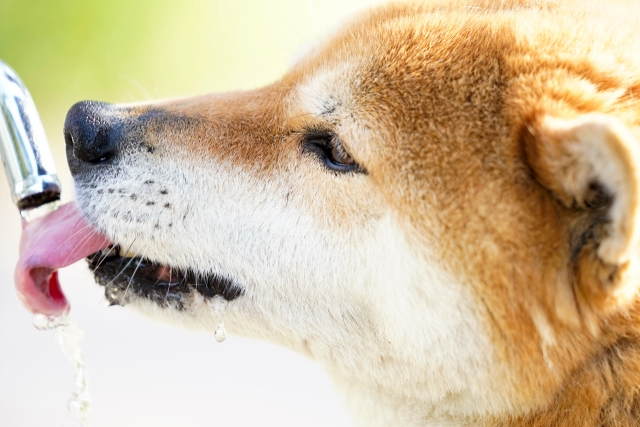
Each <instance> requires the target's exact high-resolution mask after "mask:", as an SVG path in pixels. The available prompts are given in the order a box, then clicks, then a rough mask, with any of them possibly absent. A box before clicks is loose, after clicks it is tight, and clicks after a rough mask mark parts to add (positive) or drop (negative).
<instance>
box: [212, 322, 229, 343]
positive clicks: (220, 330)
mask: <svg viewBox="0 0 640 427" xmlns="http://www.w3.org/2000/svg"><path fill="white" fill-rule="evenodd" d="M213 336H215V337H216V341H218V342H222V341H224V340H225V338H227V331H226V330H225V329H224V323H220V324H218V327H217V328H216V331H215V332H214V333H213Z"/></svg>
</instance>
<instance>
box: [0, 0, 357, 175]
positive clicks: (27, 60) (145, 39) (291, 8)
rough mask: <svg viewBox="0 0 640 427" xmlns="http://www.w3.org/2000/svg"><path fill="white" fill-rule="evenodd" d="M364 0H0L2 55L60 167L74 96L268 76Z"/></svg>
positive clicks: (174, 93) (213, 86) (170, 90)
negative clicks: (26, 95) (64, 126)
mask: <svg viewBox="0 0 640 427" xmlns="http://www.w3.org/2000/svg"><path fill="white" fill-rule="evenodd" d="M364 3H367V1H342V2H339V1H334V0H313V1H310V0H295V1H292V0H269V1H266V0H253V1H251V0H233V1H229V0H210V1H180V2H177V1H163V0H153V1H152V0H136V1H130V0H109V1H105V0H91V1H88V0H56V1H43V0H40V1H35V0H0V58H2V59H3V60H4V61H5V62H7V63H8V64H9V65H10V66H11V67H12V68H14V69H15V70H16V72H17V73H18V75H20V76H21V78H22V79H23V81H24V82H25V84H26V85H27V87H28V88H29V90H30V92H31V94H32V96H33V98H34V100H35V102H36V105H37V107H38V110H39V111H40V115H41V117H42V121H43V123H44V126H45V130H46V131H47V135H48V137H49V140H50V142H51V144H52V146H53V147H54V150H55V151H57V153H56V161H57V163H58V168H59V169H62V168H63V166H61V164H62V165H63V164H64V158H63V157H61V154H62V153H61V152H59V151H60V150H59V148H61V143H62V137H61V134H62V124H63V122H64V117H65V114H66V112H67V110H68V109H69V107H70V106H71V105H73V104H74V103H75V102H77V101H80V100H85V99H94V100H100V101H107V102H132V101H140V100H150V99H157V98H166V97H178V96H189V95H194V94H201V93H207V92H217V91H227V90H237V89H248V88H252V87H257V86H260V85H263V84H266V83H269V82H271V81H273V80H275V79H277V78H278V77H279V76H281V75H282V74H283V73H284V72H285V71H286V69H287V67H288V65H289V61H290V57H291V55H292V54H294V53H295V52H296V50H297V49H299V47H300V46H303V45H304V44H305V43H307V42H309V41H310V40H313V39H315V38H317V37H318V36H320V35H321V34H324V33H326V32H327V30H329V29H331V28H332V27H334V26H335V25H336V23H337V22H338V21H340V20H341V19H343V18H344V16H346V15H348V14H349V13H351V12H352V11H353V10H354V9H356V8H358V7H359V6H360V5H361V4H364ZM62 174H63V175H64V172H63V173H62Z"/></svg>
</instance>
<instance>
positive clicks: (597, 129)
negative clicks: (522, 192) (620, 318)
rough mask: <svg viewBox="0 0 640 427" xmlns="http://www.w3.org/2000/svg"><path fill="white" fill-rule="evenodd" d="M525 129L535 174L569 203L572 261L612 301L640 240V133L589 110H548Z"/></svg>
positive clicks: (581, 278) (582, 278)
mask: <svg viewBox="0 0 640 427" xmlns="http://www.w3.org/2000/svg"><path fill="white" fill-rule="evenodd" d="M525 133H526V134H527V136H526V138H525V144H524V147H525V148H524V149H525V155H526V159H527V163H528V164H529V166H530V167H531V169H532V170H533V173H534V175H535V178H536V179H537V180H538V182H539V183H540V184H542V185H543V186H544V187H546V188H547V189H548V190H549V191H550V192H551V193H552V194H553V195H554V196H555V197H556V198H557V199H559V200H560V201H561V202H562V203H563V204H564V205H565V206H566V207H567V208H569V209H568V212H569V215H568V218H569V220H568V223H569V224H570V235H571V236H570V240H571V241H570V244H571V249H572V251H573V252H572V259H571V262H572V263H573V265H574V269H575V273H576V275H577V278H578V282H580V285H579V286H581V287H582V288H583V289H582V290H581V291H582V293H585V292H586V293H588V294H591V295H590V296H589V297H588V299H592V298H593V297H595V299H598V300H601V301H600V302H604V300H608V302H612V301H611V298H610V296H611V291H613V290H614V289H617V288H619V287H620V285H624V283H623V282H624V280H623V279H624V278H623V277H622V275H623V273H624V272H625V271H626V272H629V267H630V265H629V261H630V260H631V258H632V255H633V253H634V252H635V251H636V250H637V245H638V242H639V240H640V224H639V223H638V215H639V213H640V145H639V144H640V138H639V136H640V132H638V130H637V129H632V128H630V127H628V126H626V125H625V124H623V123H622V122H620V121H619V120H617V119H615V118H613V117H610V116H607V115H600V114H588V115H583V116H579V117H577V118H573V119H559V118H556V117H550V116H545V117H542V118H540V119H539V120H537V121H535V122H534V123H530V124H529V125H528V126H527V131H526V132H525ZM625 276H626V275H625ZM585 287H586V288H590V289H585ZM594 292H595V294H594ZM583 296H584V297H586V295H583ZM593 303H595V302H594V301H591V302H590V305H593ZM596 305H599V304H597V303H596ZM607 305H608V304H607Z"/></svg>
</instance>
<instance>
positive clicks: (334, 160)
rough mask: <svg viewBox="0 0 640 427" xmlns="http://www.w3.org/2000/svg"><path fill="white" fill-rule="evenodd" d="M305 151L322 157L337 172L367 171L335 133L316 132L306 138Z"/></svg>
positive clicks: (326, 164)
mask: <svg viewBox="0 0 640 427" xmlns="http://www.w3.org/2000/svg"><path fill="white" fill-rule="evenodd" d="M303 151H305V152H312V153H314V154H316V155H317V156H319V157H320V159H321V160H322V161H323V162H324V164H325V166H326V167H327V168H329V169H331V170H333V171H336V172H365V170H364V168H362V167H361V166H360V165H359V164H358V163H357V162H356V161H355V160H354V159H353V157H351V155H350V154H349V152H347V150H346V149H345V147H344V145H342V142H340V139H339V138H338V137H337V135H334V134H314V135H308V136H307V138H305V142H304V148H303Z"/></svg>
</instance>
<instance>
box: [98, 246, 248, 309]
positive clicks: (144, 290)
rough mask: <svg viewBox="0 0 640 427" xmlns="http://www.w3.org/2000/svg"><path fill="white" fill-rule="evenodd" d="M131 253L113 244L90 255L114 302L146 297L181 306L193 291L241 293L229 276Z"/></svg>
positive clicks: (211, 294) (228, 295) (232, 295)
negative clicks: (178, 266)
mask: <svg viewBox="0 0 640 427" xmlns="http://www.w3.org/2000/svg"><path fill="white" fill-rule="evenodd" d="M129 255H130V254H128V253H126V251H123V250H122V248H121V246H120V245H111V246H108V247H106V248H104V249H102V250H100V251H98V252H96V253H94V254H92V255H90V256H88V257H87V261H88V263H89V267H90V268H91V269H92V270H93V274H94V277H95V280H96V282H97V283H98V284H99V285H101V286H104V287H105V297H106V299H107V301H108V302H109V303H110V304H111V305H126V304H127V303H128V302H130V301H131V300H132V299H133V298H145V299H148V300H151V301H153V302H155V303H157V304H158V305H160V306H161V307H173V308H177V309H180V310H182V309H184V308H185V307H186V306H187V305H188V304H189V303H190V302H191V301H193V300H194V296H195V295H196V294H194V293H197V295H199V296H201V297H202V298H204V299H205V300H208V299H211V298H213V297H214V296H216V295H220V296H222V297H223V298H225V299H226V300H227V301H231V300H233V299H235V298H237V297H239V296H240V295H241V294H242V289H241V288H240V287H239V286H238V285H237V284H236V283H235V282H234V280H233V279H231V278H229V277H224V276H220V275H218V274H201V273H198V272H196V271H194V270H191V269H188V270H185V269H179V268H174V267H170V266H167V265H163V264H158V263H155V262H153V261H150V260H148V259H146V258H144V257H134V256H129Z"/></svg>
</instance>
